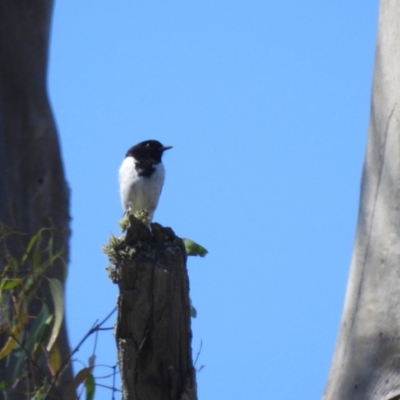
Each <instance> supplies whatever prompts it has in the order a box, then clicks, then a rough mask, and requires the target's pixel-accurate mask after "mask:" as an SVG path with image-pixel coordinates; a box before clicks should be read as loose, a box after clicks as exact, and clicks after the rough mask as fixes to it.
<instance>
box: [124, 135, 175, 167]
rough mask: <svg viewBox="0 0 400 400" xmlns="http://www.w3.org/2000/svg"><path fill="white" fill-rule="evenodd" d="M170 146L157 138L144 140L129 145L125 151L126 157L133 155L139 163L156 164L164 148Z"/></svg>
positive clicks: (159, 160)
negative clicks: (164, 144)
mask: <svg viewBox="0 0 400 400" xmlns="http://www.w3.org/2000/svg"><path fill="white" fill-rule="evenodd" d="M171 148H172V146H163V145H162V144H161V143H160V142H159V141H158V140H145V141H144V142H140V143H138V144H136V145H135V146H133V147H131V148H130V149H129V150H128V152H127V153H126V157H133V158H134V159H135V160H137V161H138V162H139V163H141V162H145V163H152V164H158V163H160V162H161V157H162V155H163V153H164V151H165V150H168V149H171Z"/></svg>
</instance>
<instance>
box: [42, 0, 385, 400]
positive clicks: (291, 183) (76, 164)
mask: <svg viewBox="0 0 400 400" xmlns="http://www.w3.org/2000/svg"><path fill="white" fill-rule="evenodd" d="M377 19H378V2H377V1H360V0H356V1H353V2H349V1H347V0H346V1H345V0H337V1H331V0H329V1H327V0H324V1H316V0H311V1H308V2H304V1H303V2H299V1H298V0H289V1H277V0H274V1H273V0H264V1H256V0H249V1H226V0H221V1H215V0H214V1H210V0H203V1H193V0H189V1H176V0H171V1H167V2H161V1H159V2H156V1H151V0H149V1H125V0H121V1H118V2H115V1H94V0H85V1H80V2H77V1H57V2H56V5H55V10H54V18H53V25H52V39H51V51H50V66H49V67H50V68H49V93H50V97H51V102H52V106H53V109H54V113H55V117H56V120H57V125H58V129H59V134H60V140H61V145H62V152H63V159H64V165H65V170H66V175H67V179H68V182H69V184H70V187H71V190H72V197H71V215H72V218H73V220H72V231H73V234H72V238H71V263H70V273H69V279H68V286H67V314H68V315H67V316H68V325H69V331H70V338H71V344H72V345H75V344H77V343H78V341H79V340H80V338H81V337H83V335H84V334H85V333H86V332H87V331H88V329H89V328H90V327H91V326H92V324H93V323H94V322H95V320H96V319H102V318H103V317H104V316H105V315H106V314H107V313H108V312H109V311H110V310H112V308H113V307H114V306H115V303H116V296H117V287H116V286H114V285H112V284H111V282H110V281H109V280H108V278H107V274H106V271H105V269H104V268H105V266H106V265H107V262H108V261H107V259H106V257H105V256H104V255H103V254H102V252H101V246H102V244H104V243H105V242H106V241H107V240H108V236H109V234H110V233H111V232H113V233H118V225H117V221H118V220H119V219H120V217H121V214H122V208H121V205H120V200H119V193H118V182H117V171H118V168H119V165H120V163H121V162H122V160H123V157H124V154H125V152H126V150H127V149H128V148H129V147H130V146H132V145H133V144H136V143H137V142H139V141H141V140H145V139H158V140H160V141H161V142H162V143H164V144H166V145H172V146H174V148H173V149H172V150H170V151H169V152H168V153H166V154H165V157H164V163H165V166H166V170H167V176H166V182H165V185H164V189H163V193H162V197H161V200H160V204H159V207H158V209H157V212H156V215H155V221H157V222H159V223H161V224H163V225H166V226H170V227H172V228H173V229H174V231H175V232H176V233H177V234H178V235H180V236H183V237H189V238H192V239H193V240H195V241H197V242H199V243H201V244H202V245H204V246H205V247H206V248H207V249H208V250H209V254H208V256H207V257H206V258H205V259H193V258H192V259H190V260H189V263H188V269H189V275H190V284H191V297H192V300H193V303H194V305H195V307H196V308H197V311H198V317H197V319H195V320H193V325H192V329H193V334H194V337H193V344H192V346H193V352H194V356H196V354H197V352H198V350H199V346H200V342H201V341H202V343H203V346H202V351H201V354H200V356H199V360H198V363H197V367H200V366H201V365H204V368H203V369H202V370H201V372H199V373H198V375H197V381H198V394H199V399H200V400H214V399H230V400H242V399H252V400H265V399H271V400H272V399H273V400H287V399H294V398H295V399H296V400H303V399H304V400H310V399H319V398H320V396H321V394H322V391H323V389H324V386H325V382H326V379H327V375H328V371H329V365H330V362H331V358H332V354H333V350H334V344H335V340H336V335H337V331H338V326H339V321H340V316H341V311H342V305H343V300H344V294H345V289H346V282H347V276H348V270H349V263H350V258H351V252H352V246H353V240H354V234H355V228H356V223H357V213H358V198H359V187H360V177H361V170H362V163H363V158H364V151H365V146H366V139H367V129H368V119H369V108H370V94H371V83H372V73H373V61H374V52H375V41H376V27H377ZM113 322H114V320H113V321H111V322H110V324H108V326H111V325H112V324H113ZM92 347H93V340H89V342H88V345H87V346H86V347H84V348H82V350H81V351H80V352H79V353H78V354H77V358H78V359H79V360H81V361H83V363H87V358H88V357H89V355H90V351H91V349H92ZM115 361H116V348H115V343H114V339H113V336H112V333H111V332H103V333H102V334H101V335H100V337H99V343H98V351H97V363H98V364H108V365H112V364H114V363H115ZM82 365H83V364H82V363H81V362H79V361H77V362H76V363H75V368H76V370H78V369H79V368H80V367H81V366H82ZM108 372H109V371H108V370H107V369H106V368H100V367H99V368H97V369H96V371H95V375H96V376H100V375H104V374H106V373H108ZM102 383H104V384H111V381H110V380H105V381H102ZM97 399H111V393H110V392H109V391H107V390H98V393H97Z"/></svg>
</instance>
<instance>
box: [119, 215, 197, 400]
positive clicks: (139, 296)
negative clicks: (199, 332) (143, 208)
mask: <svg viewBox="0 0 400 400" xmlns="http://www.w3.org/2000/svg"><path fill="white" fill-rule="evenodd" d="M117 252H118V254H117V257H118V258H119V262H118V263H117V270H118V279H119V287H120V295H119V299H118V319H117V326H116V340H117V345H118V359H119V363H120V370H121V378H122V389H123V399H124V400H128V399H129V400H154V399H157V400H196V399H197V395H196V378H195V370H194V367H193V363H192V349H191V339H192V333H191V328H190V322H191V320H190V318H191V317H190V300H189V280H188V275H187V269H186V253H185V247H184V245H183V242H182V240H181V239H180V238H178V237H177V236H175V234H174V232H173V231H172V230H171V229H170V228H163V227H162V226H160V225H158V224H152V233H151V232H150V231H149V230H148V228H147V227H145V226H144V225H143V224H142V223H141V222H139V221H137V220H135V219H134V218H132V216H131V227H130V228H129V229H128V232H127V235H126V238H125V241H124V242H122V243H121V245H120V247H119V249H117Z"/></svg>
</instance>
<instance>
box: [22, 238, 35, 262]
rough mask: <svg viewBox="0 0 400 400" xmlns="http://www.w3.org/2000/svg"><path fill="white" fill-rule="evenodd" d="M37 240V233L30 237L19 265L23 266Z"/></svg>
mask: <svg viewBox="0 0 400 400" xmlns="http://www.w3.org/2000/svg"><path fill="white" fill-rule="evenodd" d="M38 239H39V233H37V234H36V235H33V236H32V237H31V240H30V241H29V243H28V246H26V250H25V254H24V255H23V257H22V260H21V264H23V263H24V262H25V261H26V259H27V258H28V255H29V253H30V251H31V250H32V247H33V245H34V244H35V243H36V242H37V240H38Z"/></svg>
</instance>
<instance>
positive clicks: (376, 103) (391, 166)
mask: <svg viewBox="0 0 400 400" xmlns="http://www.w3.org/2000/svg"><path fill="white" fill-rule="evenodd" d="M399 21H400V2H399V1H398V0H381V4H380V15H379V27H378V41H377V48H376V58H375V71H374V82H373V93H372V108H371V119H370V128H369V138H368V146H367V153H366V159H365V164H364V171H363V178H362V185H361V202H360V214H359V221H358V227H357V235H356V241H355V247H354V253H353V259H352V264H351V270H350V277H349V282H348V288H347V294H346V300H345V305H344V311H343V316H342V321H341V327H340V332H339V336H338V340H337V344H336V350H335V353H334V357H333V362H332V366H331V371H330V375H329V379H328V383H327V386H326V389H325V393H324V396H323V399H324V400H358V399H360V400H369V399H371V400H372V399H374V400H388V399H394V398H397V397H396V396H399V395H400V23H399Z"/></svg>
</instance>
